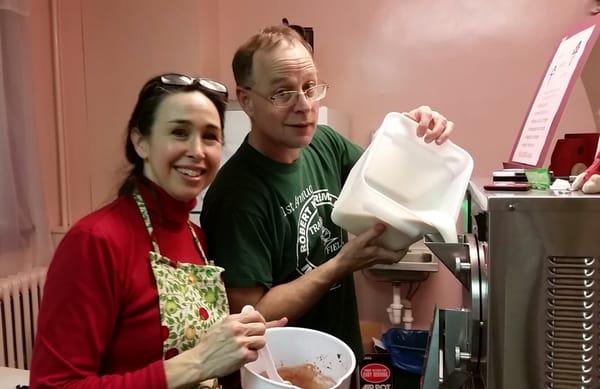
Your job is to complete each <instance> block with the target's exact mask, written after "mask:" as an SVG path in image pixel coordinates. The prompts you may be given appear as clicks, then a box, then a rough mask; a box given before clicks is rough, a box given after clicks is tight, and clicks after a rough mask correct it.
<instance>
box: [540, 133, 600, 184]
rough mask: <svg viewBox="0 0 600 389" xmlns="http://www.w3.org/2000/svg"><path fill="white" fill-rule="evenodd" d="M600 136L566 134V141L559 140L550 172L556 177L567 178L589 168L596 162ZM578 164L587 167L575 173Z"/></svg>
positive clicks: (592, 134) (553, 154)
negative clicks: (595, 155)
mask: <svg viewBox="0 0 600 389" xmlns="http://www.w3.org/2000/svg"><path fill="white" fill-rule="evenodd" d="M599 136H600V134H598V133H586V134H566V135H565V139H559V140H557V141H556V146H554V151H553V152H552V157H551V159H550V170H551V171H552V173H553V174H554V176H558V177H567V176H571V175H575V174H577V173H581V171H582V170H585V168H588V167H589V166H590V165H591V164H592V163H593V162H594V154H595V153H596V147H597V146H598V137H599ZM577 164H582V165H585V167H582V168H581V169H579V171H573V168H574V167H575V165H577Z"/></svg>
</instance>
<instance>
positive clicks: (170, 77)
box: [160, 73, 228, 101]
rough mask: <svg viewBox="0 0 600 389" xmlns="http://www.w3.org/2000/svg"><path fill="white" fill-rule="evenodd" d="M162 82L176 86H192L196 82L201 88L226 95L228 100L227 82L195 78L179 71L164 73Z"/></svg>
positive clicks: (161, 77)
mask: <svg viewBox="0 0 600 389" xmlns="http://www.w3.org/2000/svg"><path fill="white" fill-rule="evenodd" d="M160 82H161V83H163V84H164V85H174V86H191V85H194V84H197V85H199V86H200V87H201V88H204V89H205V90H208V91H211V92H214V93H217V94H219V95H221V96H223V97H224V99H225V101H227V97H228V93H227V87H226V86H225V84H222V83H220V82H218V81H215V80H211V79H208V78H195V77H190V76H186V75H185V74H177V73H169V74H163V75H162V76H160Z"/></svg>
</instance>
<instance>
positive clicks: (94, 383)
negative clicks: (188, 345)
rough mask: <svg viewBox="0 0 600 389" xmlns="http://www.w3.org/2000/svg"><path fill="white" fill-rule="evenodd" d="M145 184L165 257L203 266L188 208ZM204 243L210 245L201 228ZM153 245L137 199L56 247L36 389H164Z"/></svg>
mask: <svg viewBox="0 0 600 389" xmlns="http://www.w3.org/2000/svg"><path fill="white" fill-rule="evenodd" d="M150 185H152V188H153V190H151V189H149V188H148V187H145V185H140V187H141V188H140V191H141V194H142V196H143V198H144V201H145V202H146V206H147V208H148V210H149V213H150V218H151V220H152V224H153V226H154V231H155V236H156V239H157V241H158V245H159V247H160V250H161V253H162V254H163V255H166V256H167V257H169V258H171V259H174V260H178V261H181V262H191V263H199V264H201V263H203V260H202V258H201V256H200V254H199V253H198V251H197V249H196V247H195V245H194V241H193V239H192V235H191V233H190V231H189V229H188V227H187V221H188V217H189V211H190V210H191V209H192V208H193V207H194V205H195V200H193V201H190V202H188V203H182V202H179V201H176V200H174V199H173V198H172V197H170V196H169V195H168V194H167V193H166V192H164V191H163V190H162V189H160V188H159V187H157V186H156V185H153V184H150ZM196 230H197V232H198V237H199V238H200V239H201V240H202V242H203V243H204V236H203V235H202V234H201V231H200V229H199V228H197V229H196ZM150 250H151V243H150V238H149V236H148V233H147V231H146V228H145V226H144V223H143V220H142V217H141V215H140V212H139V210H138V208H137V206H136V204H135V202H134V201H133V199H132V198H131V197H119V198H118V199H116V200H115V201H114V202H112V203H111V204H109V205H107V206H106V207H104V208H102V209H100V210H98V211H96V212H94V213H92V214H90V215H88V216H86V217H84V218H83V219H82V220H80V221H79V222H78V223H77V224H75V225H74V226H73V228H71V230H69V232H68V233H67V234H66V235H65V237H64V238H63V240H62V241H61V243H60V245H59V246H58V248H57V250H56V252H55V254H54V258H53V260H52V263H51V264H50V268H49V269H48V276H47V279H46V284H45V287H44V297H43V301H42V306H41V309H40V315H39V319H38V332H37V335H36V340H35V347H34V352H33V360H32V362H31V375H30V377H31V379H30V380H31V387H32V388H42V387H52V388H56V387H69V388H83V387H85V388H165V387H166V379H165V372H164V366H163V361H162V338H161V324H160V314H159V307H158V294H157V289H156V284H155V282H154V276H153V274H152V268H151V266H150V261H149V258H148V252H149V251H150Z"/></svg>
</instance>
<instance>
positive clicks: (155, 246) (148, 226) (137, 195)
mask: <svg viewBox="0 0 600 389" xmlns="http://www.w3.org/2000/svg"><path fill="white" fill-rule="evenodd" d="M133 199H134V200H135V203H136V204H137V207H138V209H139V210H140V214H141V215H142V219H143V220H144V225H145V226H146V230H148V235H149V236H150V240H151V242H152V248H153V249H154V252H155V253H157V254H160V248H159V247H158V243H157V242H156V240H155V239H154V228H153V227H152V221H151V220H150V213H149V212H148V209H147V208H146V204H145V203H144V199H143V198H142V195H141V194H140V192H139V190H138V189H137V187H136V188H134V189H133ZM188 228H189V229H190V232H191V233H192V237H193V238H194V243H195V244H196V249H197V250H198V253H200V255H201V256H202V259H204V263H206V264H207V265H212V262H211V261H209V260H208V257H207V256H206V253H205V252H204V249H203V248H202V244H201V243H200V239H198V236H197V235H196V231H195V230H194V227H193V226H192V222H191V221H189V220H188Z"/></svg>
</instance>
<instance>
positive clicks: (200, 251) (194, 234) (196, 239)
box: [188, 220, 212, 265]
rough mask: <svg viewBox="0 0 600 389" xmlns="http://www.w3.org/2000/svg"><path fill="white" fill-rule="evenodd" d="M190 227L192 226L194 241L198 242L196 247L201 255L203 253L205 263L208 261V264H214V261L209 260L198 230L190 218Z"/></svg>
mask: <svg viewBox="0 0 600 389" xmlns="http://www.w3.org/2000/svg"><path fill="white" fill-rule="evenodd" d="M188 227H189V228H190V231H191V232H192V236H193V237H194V243H196V248H197V249H198V252H199V253H200V255H202V259H204V263H206V264H207V265H212V261H209V260H208V257H207V256H206V254H205V253H204V249H203V248H202V244H201V243H200V239H198V236H197V235H196V231H195V230H194V227H193V226H192V222H191V221H189V220H188Z"/></svg>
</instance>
